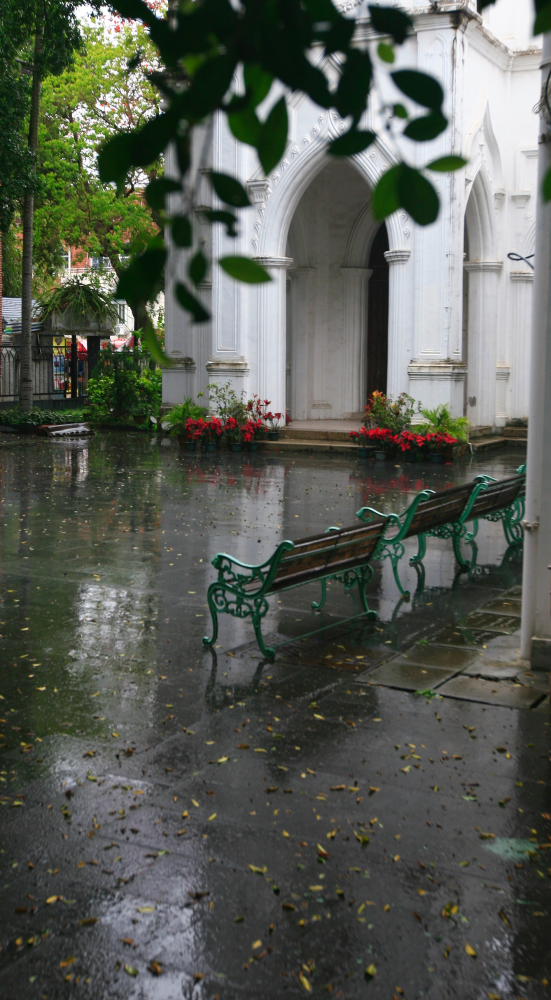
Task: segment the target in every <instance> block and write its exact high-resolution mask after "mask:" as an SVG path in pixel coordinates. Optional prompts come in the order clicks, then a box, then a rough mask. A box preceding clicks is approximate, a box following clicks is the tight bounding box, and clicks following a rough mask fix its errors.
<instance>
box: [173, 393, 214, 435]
mask: <svg viewBox="0 0 551 1000" xmlns="http://www.w3.org/2000/svg"><path fill="white" fill-rule="evenodd" d="M207 413H208V409H207V407H206V406H200V404H199V403H194V402H193V400H192V399H191V397H190V396H188V398H187V399H184V402H183V403H178V405H177V406H173V407H172V409H171V410H169V412H168V413H167V414H166V415H165V416H164V417H163V427H164V428H166V427H167V425H168V430H169V431H170V433H171V434H184V433H185V429H186V424H187V421H188V420H190V419H191V420H198V419H199V418H200V417H206V416H207Z"/></svg>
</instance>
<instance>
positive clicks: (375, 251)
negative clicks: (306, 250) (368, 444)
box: [366, 225, 388, 400]
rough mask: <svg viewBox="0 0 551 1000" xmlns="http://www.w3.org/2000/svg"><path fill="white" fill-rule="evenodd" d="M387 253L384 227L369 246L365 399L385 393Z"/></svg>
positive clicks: (378, 231)
mask: <svg viewBox="0 0 551 1000" xmlns="http://www.w3.org/2000/svg"><path fill="white" fill-rule="evenodd" d="M387 250H388V236H387V231H386V226H385V225H382V226H381V227H380V229H378V230H377V233H376V236H375V239H374V240H373V243H372V245H371V253H370V254H369V262H368V267H369V269H370V271H371V276H370V278H369V289H368V297H367V377H366V400H367V399H369V397H370V396H371V393H372V392H374V391H375V390H376V389H377V390H378V391H379V392H386V376H387V359H388V264H387V262H386V260H385V252H386V251H387Z"/></svg>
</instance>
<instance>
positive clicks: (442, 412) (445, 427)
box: [415, 403, 469, 443]
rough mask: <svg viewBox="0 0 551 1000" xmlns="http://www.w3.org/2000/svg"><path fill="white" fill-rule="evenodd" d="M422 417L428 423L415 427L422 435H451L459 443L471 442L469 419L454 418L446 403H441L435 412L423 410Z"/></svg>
mask: <svg viewBox="0 0 551 1000" xmlns="http://www.w3.org/2000/svg"><path fill="white" fill-rule="evenodd" d="M421 415H422V416H423V417H424V418H425V420H426V421H427V423H426V424H421V425H419V424H418V425H417V426H416V427H415V430H416V431H419V433H420V434H438V433H440V434H451V435H452V436H453V437H456V438H457V439H458V441H463V442H465V443H466V442H467V441H468V440H469V421H468V419H467V417H453V416H452V415H451V413H450V408H449V406H447V405H446V403H440V406H437V407H436V408H435V409H434V410H421Z"/></svg>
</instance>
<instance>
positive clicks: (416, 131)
mask: <svg viewBox="0 0 551 1000" xmlns="http://www.w3.org/2000/svg"><path fill="white" fill-rule="evenodd" d="M447 127H448V119H447V118H446V117H445V116H444V115H443V114H442V113H441V112H440V111H431V113H430V114H429V115H423V117H422V118H414V119H413V121H411V122H409V124H408V125H406V127H405V129H404V133H403V134H404V135H405V136H407V138H408V139H413V141H414V142H430V140H431V139H436V137H437V136H438V135H441V133H442V132H445V130H446V129H447Z"/></svg>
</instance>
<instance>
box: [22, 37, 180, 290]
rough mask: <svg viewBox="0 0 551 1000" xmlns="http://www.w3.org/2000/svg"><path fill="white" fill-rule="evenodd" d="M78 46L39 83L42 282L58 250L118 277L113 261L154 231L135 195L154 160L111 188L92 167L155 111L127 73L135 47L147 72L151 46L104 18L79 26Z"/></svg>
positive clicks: (153, 98) (149, 95)
mask: <svg viewBox="0 0 551 1000" xmlns="http://www.w3.org/2000/svg"><path fill="white" fill-rule="evenodd" d="M83 43H84V44H83V47H82V49H81V50H79V51H78V52H77V53H76V54H75V58H74V61H73V64H72V65H71V66H70V67H68V68H67V69H66V70H65V71H64V72H63V73H61V74H60V75H58V76H51V77H48V78H47V79H46V80H45V82H44V86H43V93H42V115H41V128H40V152H39V182H40V183H39V190H38V195H37V208H36V212H35V225H36V236H35V259H36V264H37V266H38V268H39V269H40V272H41V274H42V275H43V276H46V277H47V276H51V275H54V274H56V272H58V271H59V269H60V265H61V250H62V248H63V247H74V248H78V249H79V250H81V251H83V252H84V254H86V255H88V256H90V257H102V258H107V259H108V260H109V261H110V263H111V265H112V266H113V268H114V270H115V272H116V273H120V271H121V270H122V265H121V256H127V255H129V254H132V253H136V252H139V251H140V250H143V249H144V248H145V246H146V245H147V243H148V241H149V239H150V238H151V237H152V236H154V235H155V234H158V233H159V224H158V220H157V221H156V220H155V217H154V213H153V212H152V210H151V208H150V207H149V205H148V204H147V202H146V201H145V199H144V197H143V194H142V192H143V188H144V187H145V186H146V184H147V183H148V182H150V181H153V180H155V179H156V178H157V177H158V176H159V173H160V163H159V160H157V161H154V162H153V163H152V164H150V165H149V166H148V167H147V170H146V171H144V170H143V169H142V168H141V167H136V168H134V169H133V170H130V171H129V172H128V174H127V176H126V178H125V181H124V183H122V184H121V185H119V187H118V188H115V187H113V186H112V185H106V184H103V183H102V182H101V181H100V179H99V177H98V173H97V168H96V158H97V151H98V149H99V147H100V145H101V144H102V143H103V142H105V141H106V140H107V139H109V138H112V137H113V136H117V135H120V134H121V133H124V132H127V131H129V130H130V129H132V128H140V127H141V126H142V125H144V124H145V123H146V121H147V120H148V118H149V117H151V115H153V114H158V113H159V112H160V95H159V92H158V90H157V89H156V88H155V87H153V86H152V84H151V83H150V82H149V80H148V79H147V78H146V76H145V75H144V72H143V70H142V69H141V68H139V67H134V68H132V67H131V66H130V68H129V62H130V61H131V59H132V57H133V56H134V54H135V52H136V47H139V48H140V50H141V52H142V57H143V59H144V60H149V66H150V68H153V65H154V63H153V60H154V53H153V52H152V46H151V42H150V41H149V38H148V36H147V35H146V33H145V31H144V30H143V29H141V28H138V29H136V28H131V27H130V26H124V25H122V26H121V25H118V24H115V23H114V22H113V21H112V20H110V19H109V20H108V21H107V22H101V23H100V22H95V23H92V24H91V25H87V26H85V27H84V28H83ZM77 263H78V261H77Z"/></svg>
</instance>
